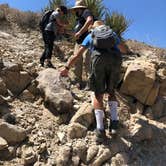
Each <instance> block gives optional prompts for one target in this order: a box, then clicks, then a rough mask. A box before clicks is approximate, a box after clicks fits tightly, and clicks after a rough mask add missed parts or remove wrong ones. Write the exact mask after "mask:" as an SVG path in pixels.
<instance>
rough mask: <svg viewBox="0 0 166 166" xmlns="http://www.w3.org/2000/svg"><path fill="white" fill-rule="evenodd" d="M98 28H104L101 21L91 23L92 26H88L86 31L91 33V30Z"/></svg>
mask: <svg viewBox="0 0 166 166" xmlns="http://www.w3.org/2000/svg"><path fill="white" fill-rule="evenodd" d="M99 26H105V24H104V22H103V21H101V20H98V21H95V22H94V23H93V25H90V26H89V27H88V31H91V30H92V29H95V28H96V27H99Z"/></svg>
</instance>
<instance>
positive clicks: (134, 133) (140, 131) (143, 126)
mask: <svg viewBox="0 0 166 166" xmlns="http://www.w3.org/2000/svg"><path fill="white" fill-rule="evenodd" d="M139 116H140V117H143V116H141V115H139ZM129 131H130V135H131V138H132V140H133V141H135V142H141V141H143V140H151V139H152V138H153V130H152V127H151V125H149V123H148V120H147V119H146V118H139V117H138V115H137V116H133V117H132V119H131V124H130V128H129Z"/></svg>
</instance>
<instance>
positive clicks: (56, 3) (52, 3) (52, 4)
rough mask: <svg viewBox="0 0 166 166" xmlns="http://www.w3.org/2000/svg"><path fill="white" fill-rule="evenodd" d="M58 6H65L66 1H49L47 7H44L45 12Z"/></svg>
mask: <svg viewBox="0 0 166 166" xmlns="http://www.w3.org/2000/svg"><path fill="white" fill-rule="evenodd" d="M60 5H64V6H67V1H66V0H49V2H48V5H47V6H46V7H45V10H49V9H51V10H53V9H56V8H57V7H58V6H60Z"/></svg>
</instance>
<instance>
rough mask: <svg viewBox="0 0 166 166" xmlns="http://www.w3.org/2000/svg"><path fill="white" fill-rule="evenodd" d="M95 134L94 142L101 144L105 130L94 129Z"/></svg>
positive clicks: (104, 136)
mask: <svg viewBox="0 0 166 166" xmlns="http://www.w3.org/2000/svg"><path fill="white" fill-rule="evenodd" d="M95 132H96V142H97V143H102V142H103V141H104V139H105V138H106V133H105V130H99V129H96V130H95Z"/></svg>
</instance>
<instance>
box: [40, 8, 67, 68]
mask: <svg viewBox="0 0 166 166" xmlns="http://www.w3.org/2000/svg"><path fill="white" fill-rule="evenodd" d="M66 14H67V8H66V7H65V6H59V7H58V8H57V9H56V10H49V11H46V13H45V14H44V15H43V17H42V19H41V21H40V24H39V25H40V30H41V32H42V36H43V41H44V46H45V49H44V52H43V54H42V55H41V57H40V64H41V66H44V63H45V61H46V62H47V64H46V66H47V67H53V65H52V63H51V57H52V51H53V45H54V40H55V38H56V37H57V35H58V32H63V31H64V29H65V27H66V26H67V24H65V23H64V22H63V21H62V20H61V16H63V15H66Z"/></svg>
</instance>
